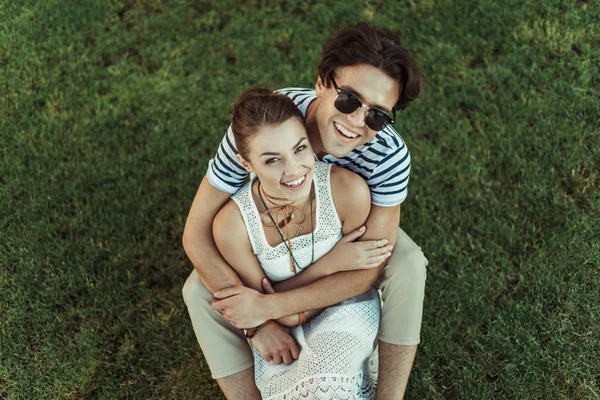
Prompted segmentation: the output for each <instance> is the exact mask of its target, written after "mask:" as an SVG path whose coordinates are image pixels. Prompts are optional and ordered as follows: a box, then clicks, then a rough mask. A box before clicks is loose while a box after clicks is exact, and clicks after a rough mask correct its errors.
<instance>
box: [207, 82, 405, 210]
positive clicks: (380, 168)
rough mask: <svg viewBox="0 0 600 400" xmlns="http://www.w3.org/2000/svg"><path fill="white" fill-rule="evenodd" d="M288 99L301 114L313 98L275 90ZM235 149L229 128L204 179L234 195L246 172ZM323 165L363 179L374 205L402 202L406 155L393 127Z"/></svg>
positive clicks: (307, 92) (304, 93)
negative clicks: (336, 167) (345, 171)
mask: <svg viewBox="0 0 600 400" xmlns="http://www.w3.org/2000/svg"><path fill="white" fill-rule="evenodd" d="M277 92H278V93H282V94H285V95H287V96H289V97H290V98H291V99H292V100H293V101H294V103H296V105H297V106H298V109H299V110H300V111H301V112H302V115H306V110H307V108H308V105H309V104H310V103H311V102H312V101H313V100H314V99H316V95H315V91H314V90H313V89H301V88H287V89H281V90H278V91H277ZM236 154H237V149H236V147H235V140H234V137H233V132H232V131H231V126H229V129H228V130H227V134H226V135H225V137H224V138H223V141H222V142H221V145H220V146H219V149H218V150H217V154H216V155H215V157H214V158H213V159H212V160H210V161H209V164H208V172H207V178H208V181H209V182H210V184H211V185H213V186H214V187H215V188H217V189H219V190H221V191H223V192H226V193H232V194H233V193H235V192H237V191H238V189H239V188H240V187H241V186H242V185H243V184H244V182H245V181H246V178H247V176H248V172H246V170H245V169H244V168H242V166H241V165H240V163H239V162H238V160H237V158H236ZM322 161H324V162H326V163H329V164H333V165H337V166H339V167H343V168H346V169H349V170H351V171H353V172H355V173H357V174H358V175H360V176H362V177H363V179H364V180H365V181H366V182H367V184H368V185H369V188H370V189H371V202H372V203H373V204H374V205H377V206H384V207H391V206H396V205H398V204H400V203H402V202H403V201H404V200H405V199H406V196H407V195H408V189H407V187H408V179H409V176H410V153H409V152H408V149H407V148H406V144H405V143H404V140H402V138H401V137H400V135H399V134H398V132H396V130H395V129H394V127H393V126H391V125H388V126H386V127H385V128H383V130H381V131H379V132H378V133H377V135H376V136H375V137H374V138H373V139H372V140H371V141H370V142H368V143H365V144H363V145H360V146H358V147H357V148H355V149H354V150H352V151H351V152H350V153H349V154H347V155H346V156H345V157H342V158H337V157H334V156H332V155H329V154H328V155H326V156H325V157H323V160H322Z"/></svg>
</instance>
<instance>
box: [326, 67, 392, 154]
mask: <svg viewBox="0 0 600 400" xmlns="http://www.w3.org/2000/svg"><path fill="white" fill-rule="evenodd" d="M335 80H336V82H337V85H338V87H339V88H340V89H343V90H345V91H347V92H350V93H352V94H353V95H354V96H355V97H356V98H357V99H358V100H359V101H361V102H362V103H363V104H364V105H366V106H368V107H371V108H376V109H379V110H381V111H384V112H386V113H387V114H389V115H391V114H392V108H393V107H394V104H396V102H397V101H398V96H399V93H400V84H399V83H398V82H397V81H396V80H394V79H393V78H391V77H390V76H388V75H387V74H386V73H384V72H383V71H381V70H380V69H378V68H375V67H373V66H371V65H368V64H360V65H355V66H351V67H342V68H338V69H337V71H336V74H335ZM316 93H317V96H318V97H319V100H320V102H319V106H318V109H317V110H316V114H315V115H316V120H317V121H316V122H317V126H318V128H319V133H320V137H321V142H322V147H323V148H322V149H317V150H318V153H321V152H324V154H331V155H333V156H335V157H338V158H339V157H344V156H345V155H346V154H348V153H350V151H352V149H354V148H356V147H358V146H360V145H362V144H365V143H367V142H369V141H370V140H371V139H373V138H374V137H375V135H376V134H377V131H374V130H371V129H369V127H367V126H366V124H365V116H366V114H367V111H368V110H367V109H366V108H364V107H361V108H358V109H357V110H356V111H354V112H353V113H351V114H344V113H342V112H340V111H338V110H337V109H336V108H335V105H334V102H335V99H336V97H337V91H336V90H335V88H334V87H333V85H331V84H330V85H329V87H325V86H324V85H323V82H322V81H321V78H319V79H318V80H317V85H316ZM318 153H317V155H318V156H322V155H324V154H318Z"/></svg>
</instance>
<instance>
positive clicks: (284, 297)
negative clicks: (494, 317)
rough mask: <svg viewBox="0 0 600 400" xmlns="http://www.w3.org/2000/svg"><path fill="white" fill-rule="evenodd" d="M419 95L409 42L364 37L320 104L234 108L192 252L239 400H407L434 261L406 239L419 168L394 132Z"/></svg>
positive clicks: (248, 101) (264, 94)
mask: <svg viewBox="0 0 600 400" xmlns="http://www.w3.org/2000/svg"><path fill="white" fill-rule="evenodd" d="M419 90H420V89H419V70H418V68H417V66H416V64H415V62H414V61H413V58H412V56H411V55H410V53H409V52H408V51H407V50H406V49H405V48H403V47H402V46H401V45H400V42H399V38H398V36H397V35H396V34H394V33H393V32H390V31H387V30H383V29H380V28H375V27H372V26H369V25H367V24H358V25H352V26H348V27H345V28H343V29H341V30H338V31H337V32H335V33H334V34H333V35H332V36H331V37H330V38H329V39H328V40H327V41H326V43H325V45H324V46H323V53H322V55H321V59H320V61H319V65H318V70H317V81H316V85H315V89H314V90H313V89H300V88H291V89H282V90H279V91H277V92H271V91H270V90H268V89H251V90H247V91H245V92H243V93H242V94H241V95H240V96H239V97H238V99H237V100H236V101H235V103H234V104H233V115H232V122H231V126H230V128H229V130H228V131H227V134H226V136H225V137H224V139H223V141H222V143H221V145H220V146H219V149H218V151H217V154H216V156H215V157H214V159H212V160H211V161H210V164H209V168H208V172H207V174H206V177H205V178H204V179H203V181H202V183H201V184H200V188H199V189H198V192H197V194H196V197H195V199H194V202H193V204H192V207H191V209H190V213H189V216H188V219H187V223H186V226H185V231H184V237H183V244H184V248H185V251H186V253H187V255H188V257H189V258H190V260H191V261H192V263H193V264H194V266H195V269H194V271H192V274H191V275H190V276H189V278H188V279H187V281H186V283H185V285H184V288H183V296H184V299H185V302H186V305H187V307H188V311H189V314H190V317H191V320H192V324H193V327H194V331H195V333H196V336H197V338H198V342H199V343H200V347H201V348H202V352H203V354H204V357H205V358H206V360H207V362H208V365H209V367H210V369H211V372H212V376H213V378H214V379H216V380H217V382H218V383H219V386H220V387H221V389H222V391H223V393H224V394H225V396H226V397H227V398H228V399H261V398H263V399H300V398H301V399H307V398H308V399H339V398H342V399H373V398H377V399H400V398H402V397H403V394H404V391H405V389H406V384H407V381H408V377H409V375H410V370H411V367H412V363H413V360H414V356H415V353H416V349H417V345H418V343H419V340H420V329H421V317H422V309H423V297H424V289H425V276H426V269H425V267H426V265H427V260H426V258H425V257H424V255H423V253H422V252H421V249H420V248H419V247H418V246H417V245H416V244H415V243H414V242H413V241H412V240H411V239H410V238H409V237H408V235H407V234H406V233H405V232H404V231H403V230H402V229H399V228H398V226H399V223H400V204H401V203H402V202H403V201H404V200H405V199H406V197H407V185H408V180H409V174H410V155H409V152H408V150H407V148H406V144H405V143H404V141H403V140H402V138H401V137H400V136H399V135H398V133H397V132H396V131H395V130H394V128H393V127H392V124H393V123H394V122H395V119H396V110H404V109H405V108H406V107H407V105H408V103H409V102H410V101H412V100H414V99H415V98H417V97H418V95H419ZM250 173H251V178H250V180H249V181H248V182H246V181H247V178H248V175H249V174H250ZM376 289H379V291H377V290H376ZM380 295H381V299H380Z"/></svg>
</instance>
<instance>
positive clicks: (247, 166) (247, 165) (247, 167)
mask: <svg viewBox="0 0 600 400" xmlns="http://www.w3.org/2000/svg"><path fill="white" fill-rule="evenodd" d="M235 156H236V157H237V159H238V161H239V162H240V164H242V167H244V169H245V170H246V171H248V172H254V169H252V165H250V163H249V162H248V161H246V160H245V159H244V157H242V156H240V154H239V153H238V154H236V155H235Z"/></svg>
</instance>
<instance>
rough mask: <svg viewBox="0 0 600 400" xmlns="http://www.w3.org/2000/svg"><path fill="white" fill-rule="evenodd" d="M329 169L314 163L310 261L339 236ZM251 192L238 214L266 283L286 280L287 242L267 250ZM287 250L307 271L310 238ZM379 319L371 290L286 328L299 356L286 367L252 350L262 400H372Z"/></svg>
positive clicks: (241, 195) (240, 201)
mask: <svg viewBox="0 0 600 400" xmlns="http://www.w3.org/2000/svg"><path fill="white" fill-rule="evenodd" d="M330 170H331V165H328V164H325V163H322V162H316V163H315V177H314V185H315V196H316V201H315V202H316V207H315V208H316V226H315V228H314V257H315V261H316V260H317V259H319V258H320V257H322V256H323V255H325V254H326V253H327V252H329V251H330V250H331V249H332V248H333V247H334V246H335V244H336V243H337V242H338V241H339V240H340V239H341V237H342V225H341V223H340V219H339V217H338V215H337V212H336V210H335V205H334V203H333V199H332V196H331V186H330ZM251 188H252V181H250V182H249V183H247V184H246V185H245V186H243V187H242V188H241V189H240V190H239V191H238V193H237V194H236V195H234V196H233V200H234V201H235V202H236V204H237V205H238V207H239V209H240V210H241V213H242V216H243V218H244V223H245V224H246V229H247V231H248V236H249V238H250V242H251V243H252V249H253V251H254V254H256V257H257V258H258V260H259V262H260V264H261V266H262V268H263V270H264V271H265V274H266V275H267V276H268V277H269V279H270V280H271V281H273V282H277V281H281V280H285V279H288V278H291V277H292V276H293V275H294V273H293V272H292V271H291V268H290V256H289V252H288V249H287V247H286V244H285V243H280V244H279V245H277V246H275V247H272V246H271V245H269V244H268V243H267V240H266V237H265V233H264V230H263V226H262V223H261V218H260V215H259V212H258V209H257V208H256V204H255V203H254V200H253V198H252V190H251ZM292 249H293V252H294V257H295V259H296V260H297V262H298V264H299V265H300V267H301V268H306V267H308V265H309V263H310V261H311V258H312V252H313V246H312V234H311V233H308V234H304V235H301V236H298V237H295V238H293V239H292ZM379 316H380V300H379V295H378V293H377V292H376V291H375V290H374V289H371V290H369V291H368V292H366V293H364V294H362V295H359V296H357V297H354V298H352V299H350V300H346V301H343V302H341V303H338V304H336V305H333V306H330V307H328V308H326V309H325V310H323V311H322V312H321V313H320V314H319V315H317V316H316V317H315V318H314V319H312V320H310V321H308V322H306V323H305V324H303V325H302V326H297V327H294V328H291V330H290V332H291V334H292V335H293V337H294V338H295V339H296V342H297V343H298V345H299V347H300V356H299V358H298V360H296V361H294V362H293V363H292V364H291V365H289V366H288V365H285V364H280V365H275V364H273V362H266V361H265V360H264V358H263V357H262V356H261V355H260V353H259V352H258V351H257V350H256V349H254V370H255V379H256V385H257V386H258V389H259V390H260V392H261V395H262V398H263V399H265V400H267V399H268V400H275V399H283V400H292V399H294V400H295V399H320V400H325V399H327V400H330V399H373V398H374V397H375V390H376V382H375V380H376V375H377V370H376V369H377V362H376V360H375V359H374V358H373V357H371V356H375V357H376V352H375V354H374V349H375V340H376V336H377V330H378V328H379Z"/></svg>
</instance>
